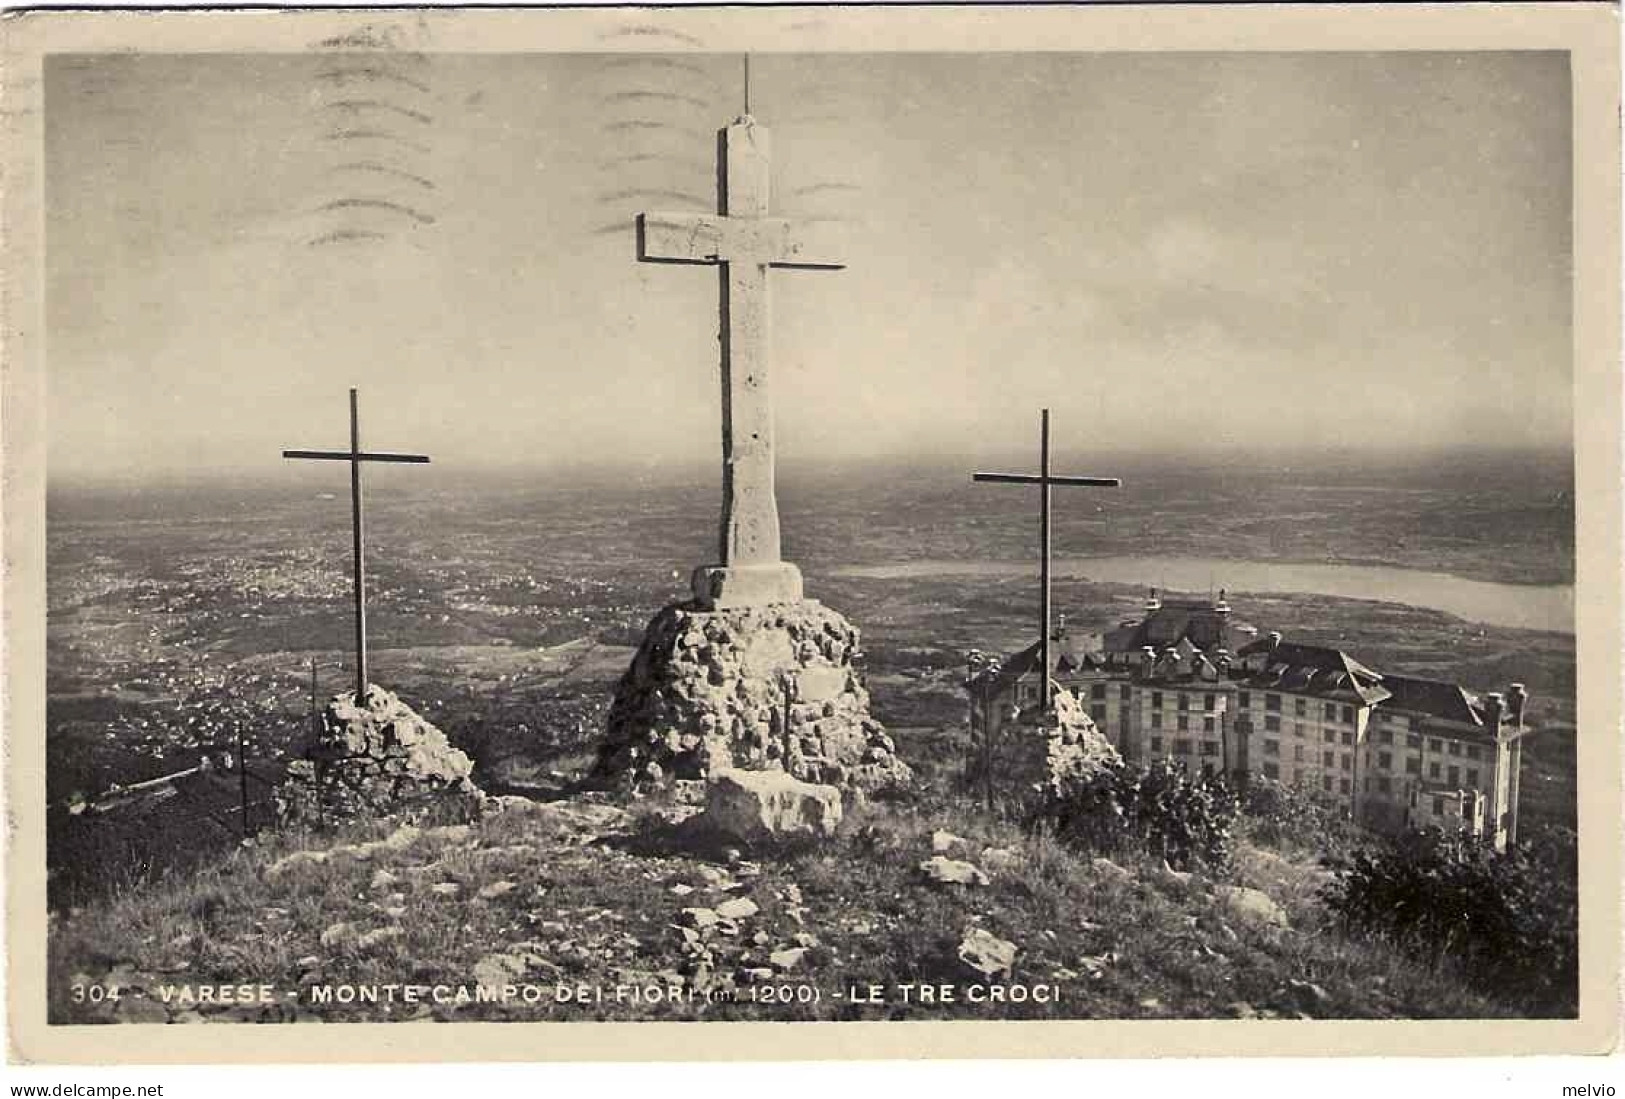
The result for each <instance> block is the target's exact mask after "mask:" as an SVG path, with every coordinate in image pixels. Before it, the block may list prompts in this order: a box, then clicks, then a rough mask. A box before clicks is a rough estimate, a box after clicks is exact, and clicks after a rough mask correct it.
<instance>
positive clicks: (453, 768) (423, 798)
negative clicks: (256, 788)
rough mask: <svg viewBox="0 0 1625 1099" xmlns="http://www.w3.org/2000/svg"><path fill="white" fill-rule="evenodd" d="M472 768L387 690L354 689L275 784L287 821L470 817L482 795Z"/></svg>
mask: <svg viewBox="0 0 1625 1099" xmlns="http://www.w3.org/2000/svg"><path fill="white" fill-rule="evenodd" d="M473 770H474V765H473V763H472V761H470V760H469V758H468V756H466V755H465V754H463V752H461V751H460V750H458V749H457V748H454V747H453V746H452V745H451V743H450V742H449V741H447V739H446V734H445V733H443V732H441V731H440V730H439V729H437V728H435V727H434V726H433V725H431V724H430V723H429V722H427V721H425V720H424V719H423V718H422V717H420V716H419V715H418V714H417V713H416V712H414V711H413V709H412V708H411V707H410V706H408V705H407V704H406V703H404V702H402V701H401V700H400V699H399V698H398V697H396V696H395V695H393V694H391V693H390V692H389V691H386V690H384V689H383V688H382V687H378V686H371V687H368V689H367V696H366V705H364V706H358V705H356V698H355V693H354V692H353V691H350V692H346V693H344V694H341V695H338V696H336V697H335V698H334V699H333V700H332V701H331V702H329V703H328V704H327V708H326V709H325V710H324V711H323V712H322V719H321V729H320V731H319V732H318V733H317V735H316V736H315V737H314V738H313V741H312V743H310V744H309V745H307V747H306V750H305V753H304V758H303V759H299V760H295V761H294V762H293V763H291V764H289V765H288V776H287V778H286V780H285V781H284V782H283V784H282V785H281V786H280V787H278V789H277V806H278V810H279V813H280V815H281V816H282V818H283V819H284V820H289V821H303V822H307V823H332V822H336V821H340V820H351V819H357V818H368V817H380V816H408V817H413V818H425V819H427V818H434V819H458V820H468V819H472V818H474V817H477V816H478V815H479V811H480V804H481V802H482V800H483V799H484V794H483V793H482V791H481V790H480V788H479V787H478V786H476V785H474V781H473V779H472V778H471V777H470V776H471V774H472V773H473Z"/></svg>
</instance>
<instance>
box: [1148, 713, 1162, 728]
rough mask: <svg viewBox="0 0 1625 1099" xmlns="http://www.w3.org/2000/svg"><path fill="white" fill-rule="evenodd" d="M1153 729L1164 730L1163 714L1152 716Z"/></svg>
mask: <svg viewBox="0 0 1625 1099" xmlns="http://www.w3.org/2000/svg"><path fill="white" fill-rule="evenodd" d="M1151 727H1152V728H1153V729H1160V728H1162V715H1161V714H1152V715H1151Z"/></svg>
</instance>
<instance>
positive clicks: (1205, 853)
mask: <svg viewBox="0 0 1625 1099" xmlns="http://www.w3.org/2000/svg"><path fill="white" fill-rule="evenodd" d="M1239 808H1240V802H1239V799H1238V797H1237V795H1236V792H1235V790H1234V789H1232V788H1231V787H1230V786H1229V785H1228V784H1227V783H1226V782H1225V781H1224V779H1223V778H1222V777H1208V776H1200V777H1196V778H1192V777H1190V776H1189V775H1188V774H1186V773H1185V771H1184V770H1183V769H1182V768H1178V767H1175V766H1174V765H1173V764H1171V763H1169V762H1167V761H1158V762H1154V763H1151V764H1148V765H1146V766H1144V767H1140V766H1135V765H1133V764H1127V763H1116V764H1108V765H1105V766H1102V767H1101V768H1100V769H1099V770H1097V771H1095V772H1094V773H1092V774H1091V775H1090V776H1089V777H1087V778H1084V779H1075V780H1072V781H1069V782H1067V783H1066V784H1064V785H1062V786H1052V787H1050V788H1049V790H1048V791H1047V792H1046V794H1045V796H1044V798H1043V800H1042V801H1041V802H1040V803H1039V804H1038V806H1037V807H1036V808H1035V809H1034V811H1033V812H1032V814H1031V815H1030V817H1029V826H1030V827H1034V828H1045V829H1048V830H1050V831H1052V832H1053V833H1054V834H1055V836H1056V837H1057V838H1058V839H1060V840H1061V841H1062V842H1063V843H1065V844H1067V845H1068V846H1071V847H1075V848H1078V849H1079V850H1083V851H1092V852H1097V853H1100V854H1120V853H1124V852H1132V853H1143V854H1146V855H1150V856H1152V857H1156V858H1161V859H1164V860H1166V861H1167V862H1168V865H1170V866H1172V867H1174V868H1175V869H1178V870H1183V869H1187V868H1189V867H1192V866H1197V865H1199V866H1202V867H1205V868H1207V869H1209V870H1212V871H1223V870H1224V869H1226V868H1227V867H1228V865H1229V862H1230V854H1231V840H1232V833H1233V830H1234V825H1235V821H1236V816H1237V813H1238V811H1239Z"/></svg>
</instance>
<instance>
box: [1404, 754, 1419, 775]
mask: <svg viewBox="0 0 1625 1099" xmlns="http://www.w3.org/2000/svg"><path fill="white" fill-rule="evenodd" d="M1405 773H1406V774H1407V775H1419V774H1421V773H1422V761H1421V760H1419V759H1417V758H1415V757H1414V756H1413V757H1411V758H1410V759H1407V760H1406V761H1405Z"/></svg>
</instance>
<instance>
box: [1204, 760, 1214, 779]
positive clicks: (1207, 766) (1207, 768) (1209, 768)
mask: <svg viewBox="0 0 1625 1099" xmlns="http://www.w3.org/2000/svg"><path fill="white" fill-rule="evenodd" d="M1202 777H1203V778H1212V777H1213V764H1211V763H1204V764H1202Z"/></svg>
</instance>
